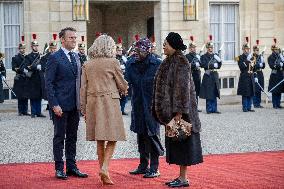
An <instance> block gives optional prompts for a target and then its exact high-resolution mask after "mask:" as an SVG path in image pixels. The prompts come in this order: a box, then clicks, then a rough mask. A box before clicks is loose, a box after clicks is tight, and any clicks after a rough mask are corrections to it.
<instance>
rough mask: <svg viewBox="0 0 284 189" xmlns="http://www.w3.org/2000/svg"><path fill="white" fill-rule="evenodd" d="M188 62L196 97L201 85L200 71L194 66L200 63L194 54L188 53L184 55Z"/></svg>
mask: <svg viewBox="0 0 284 189" xmlns="http://www.w3.org/2000/svg"><path fill="white" fill-rule="evenodd" d="M185 56H186V58H187V60H188V62H189V63H190V64H191V73H192V78H193V82H194V85H195V92H196V96H199V93H200V85H201V71H200V68H199V67H197V66H196V63H197V62H199V64H200V61H199V60H198V59H197V58H196V57H195V56H196V53H191V52H190V53H188V54H187V55H185Z"/></svg>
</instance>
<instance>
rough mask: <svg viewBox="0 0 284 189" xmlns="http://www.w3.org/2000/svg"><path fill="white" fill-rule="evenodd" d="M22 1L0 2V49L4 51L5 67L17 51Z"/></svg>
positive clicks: (20, 27)
mask: <svg viewBox="0 0 284 189" xmlns="http://www.w3.org/2000/svg"><path fill="white" fill-rule="evenodd" d="M22 20H23V8H22V3H21V2H20V1H19V2H17V1H15V2H3V3H1V2H0V51H2V52H3V51H4V53H5V67H6V68H7V69H10V68H11V60H12V57H13V56H14V55H15V54H16V53H17V48H18V44H19V42H20V35H21V33H22V32H21V29H22Z"/></svg>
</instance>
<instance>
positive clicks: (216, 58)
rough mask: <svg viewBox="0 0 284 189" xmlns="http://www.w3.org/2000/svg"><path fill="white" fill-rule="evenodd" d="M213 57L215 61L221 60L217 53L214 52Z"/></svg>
mask: <svg viewBox="0 0 284 189" xmlns="http://www.w3.org/2000/svg"><path fill="white" fill-rule="evenodd" d="M214 58H215V60H217V62H221V58H220V57H219V56H218V55H217V54H214Z"/></svg>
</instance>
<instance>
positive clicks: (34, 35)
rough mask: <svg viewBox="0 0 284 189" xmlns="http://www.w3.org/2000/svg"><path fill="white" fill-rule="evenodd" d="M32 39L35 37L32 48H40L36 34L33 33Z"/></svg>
mask: <svg viewBox="0 0 284 189" xmlns="http://www.w3.org/2000/svg"><path fill="white" fill-rule="evenodd" d="M32 37H33V41H32V42H31V45H32V46H38V42H37V40H36V37H37V36H36V34H35V33H33V35H32Z"/></svg>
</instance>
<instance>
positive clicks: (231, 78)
mask: <svg viewBox="0 0 284 189" xmlns="http://www.w3.org/2000/svg"><path fill="white" fill-rule="evenodd" d="M229 88H235V78H233V77H230V78H229Z"/></svg>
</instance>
